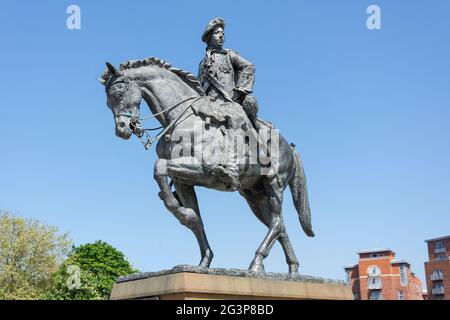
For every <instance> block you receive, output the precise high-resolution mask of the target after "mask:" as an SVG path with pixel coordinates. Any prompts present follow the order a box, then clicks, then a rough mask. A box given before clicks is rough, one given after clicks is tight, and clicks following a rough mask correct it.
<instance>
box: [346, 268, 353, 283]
mask: <svg viewBox="0 0 450 320" xmlns="http://www.w3.org/2000/svg"><path fill="white" fill-rule="evenodd" d="M346 276H347V284H348V285H349V286H350V285H351V284H352V273H351V271H347V272H346Z"/></svg>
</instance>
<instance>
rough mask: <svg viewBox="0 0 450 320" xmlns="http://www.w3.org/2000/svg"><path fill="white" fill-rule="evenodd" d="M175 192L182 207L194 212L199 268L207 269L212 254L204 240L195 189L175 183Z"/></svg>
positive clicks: (206, 240)
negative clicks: (195, 216) (196, 220)
mask: <svg viewBox="0 0 450 320" xmlns="http://www.w3.org/2000/svg"><path fill="white" fill-rule="evenodd" d="M175 190H176V192H177V196H178V198H179V200H180V202H181V204H182V205H183V206H184V207H187V208H191V209H192V210H194V211H195V213H196V214H197V216H198V219H199V223H198V224H197V225H196V227H195V228H194V229H192V231H193V232H194V234H195V237H196V238H197V242H198V244H199V246H200V254H201V256H202V259H201V261H200V264H199V265H200V266H201V267H207V268H208V267H209V265H210V264H211V260H212V259H213V256H214V254H213V252H212V250H211V247H210V246H209V243H208V239H207V238H206V233H205V229H204V226H203V221H202V217H201V216H200V209H199V207H198V200H197V195H196V194H195V189H194V187H193V186H190V185H186V184H183V183H177V182H175Z"/></svg>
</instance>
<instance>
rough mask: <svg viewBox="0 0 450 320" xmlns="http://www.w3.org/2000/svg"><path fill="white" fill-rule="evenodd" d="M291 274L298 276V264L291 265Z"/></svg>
mask: <svg viewBox="0 0 450 320" xmlns="http://www.w3.org/2000/svg"><path fill="white" fill-rule="evenodd" d="M289 275H290V276H293V277H296V276H298V264H294V265H290V266H289Z"/></svg>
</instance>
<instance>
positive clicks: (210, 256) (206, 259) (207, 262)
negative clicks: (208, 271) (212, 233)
mask: <svg viewBox="0 0 450 320" xmlns="http://www.w3.org/2000/svg"><path fill="white" fill-rule="evenodd" d="M213 257H214V253H213V252H212V251H211V250H207V251H206V253H205V256H204V257H203V258H202V260H201V261H200V264H199V265H198V266H199V267H202V268H209V266H210V265H211V261H212V259H213Z"/></svg>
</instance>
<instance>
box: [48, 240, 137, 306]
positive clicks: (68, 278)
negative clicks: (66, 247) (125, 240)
mask: <svg viewBox="0 0 450 320" xmlns="http://www.w3.org/2000/svg"><path fill="white" fill-rule="evenodd" d="M74 267H75V268H74ZM70 268H71V269H70ZM77 269H78V270H79V278H78V280H76V277H77V275H76V272H74V270H77ZM133 272H136V271H135V270H134V269H133V268H132V267H131V265H130V263H129V262H128V261H127V260H126V259H125V256H124V254H123V253H122V252H120V251H119V250H117V249H115V248H114V247H112V246H111V245H109V244H108V243H106V242H103V241H96V242H95V243H89V244H84V245H80V246H78V247H73V248H72V251H71V252H70V253H69V258H68V259H67V260H66V261H65V262H64V265H63V266H62V267H61V268H60V270H59V271H58V272H57V273H56V274H55V276H54V285H53V290H51V291H50V292H49V294H48V296H47V297H48V298H49V299H64V300H84V299H89V300H91V299H108V298H109V295H110V293H111V290H112V287H113V285H114V283H115V282H116V280H117V278H118V277H119V276H122V275H127V274H130V273H133ZM76 281H78V283H75V282H76Z"/></svg>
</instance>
